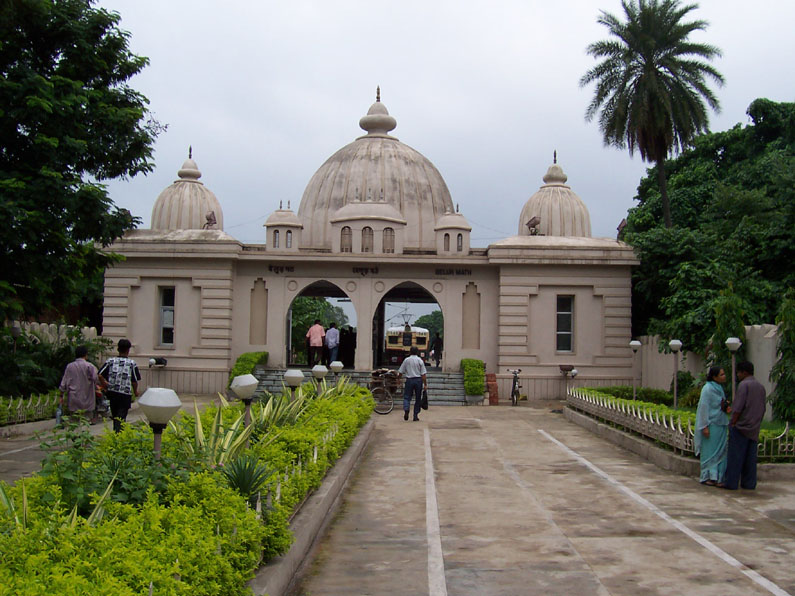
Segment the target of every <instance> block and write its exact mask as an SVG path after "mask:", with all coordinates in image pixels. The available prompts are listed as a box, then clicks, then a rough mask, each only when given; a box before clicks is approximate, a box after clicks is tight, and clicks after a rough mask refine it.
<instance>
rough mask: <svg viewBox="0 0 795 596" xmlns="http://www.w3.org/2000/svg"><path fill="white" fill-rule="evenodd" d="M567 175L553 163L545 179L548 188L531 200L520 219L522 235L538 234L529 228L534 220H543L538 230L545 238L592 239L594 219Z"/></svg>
mask: <svg viewBox="0 0 795 596" xmlns="http://www.w3.org/2000/svg"><path fill="white" fill-rule="evenodd" d="M566 180H567V177H566V174H564V173H563V169H562V168H561V167H560V166H559V165H558V164H557V163H553V164H552V165H551V166H550V167H549V169H548V170H547V173H546V175H545V176H544V183H545V184H544V185H543V186H542V187H541V188H540V189H539V190H538V192H537V193H535V194H534V195H533V196H532V197H530V198H529V199H528V200H527V202H526V203H525V205H524V208H523V209H522V214H521V216H520V218H519V235H520V236H531V235H534V234H533V233H532V232H531V230H530V228H529V227H528V222H530V221H531V220H532V219H533V218H539V219H540V220H541V221H540V223H537V224H536V225H535V226H533V227H534V229H535V230H536V234H538V235H543V236H573V237H583V238H590V237H591V216H590V214H589V213H588V207H586V206H585V203H583V201H582V199H581V198H580V197H578V196H577V195H576V194H575V193H574V192H573V191H572V190H571V187H569V186H566V184H565V183H566Z"/></svg>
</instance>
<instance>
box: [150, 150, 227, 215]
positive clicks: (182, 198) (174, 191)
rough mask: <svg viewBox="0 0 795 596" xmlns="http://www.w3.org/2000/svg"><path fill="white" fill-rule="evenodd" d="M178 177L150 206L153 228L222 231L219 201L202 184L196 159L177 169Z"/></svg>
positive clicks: (187, 161)
mask: <svg viewBox="0 0 795 596" xmlns="http://www.w3.org/2000/svg"><path fill="white" fill-rule="evenodd" d="M177 175H178V176H179V180H176V181H174V183H173V184H172V185H171V186H169V187H167V188H166V189H165V190H164V191H163V192H161V193H160V196H159V197H157V200H156V201H155V205H154V207H153V208H152V224H151V229H153V230H207V229H209V230H223V229H224V213H223V211H222V210H221V203H219V202H218V199H217V198H216V197H215V195H214V194H213V193H212V191H210V189H208V188H207V187H206V186H204V184H202V183H201V182H199V178H201V175H202V173H201V172H200V171H199V167H198V166H197V165H196V162H195V161H193V159H191V157H190V154H188V159H186V160H185V163H183V164H182V167H181V168H180V169H179V171H178V172H177Z"/></svg>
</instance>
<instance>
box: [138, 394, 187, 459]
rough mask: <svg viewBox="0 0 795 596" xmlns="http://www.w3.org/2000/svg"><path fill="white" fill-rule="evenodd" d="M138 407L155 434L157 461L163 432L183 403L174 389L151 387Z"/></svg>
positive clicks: (141, 398)
mask: <svg viewBox="0 0 795 596" xmlns="http://www.w3.org/2000/svg"><path fill="white" fill-rule="evenodd" d="M138 405H139V406H140V407H141V410H143V413H144V416H146V419H147V420H148V421H149V426H151V427H152V432H153V433H154V434H155V440H154V451H155V459H160V442H161V440H162V438H163V430H164V429H165V428H166V425H167V424H168V421H169V420H171V417H172V416H173V415H174V414H176V413H177V411H178V410H179V409H180V407H182V402H181V401H180V400H179V397H178V396H177V394H176V392H175V391H174V390H173V389H166V388H165V387H149V389H147V390H146V391H144V394H143V395H142V396H141V397H140V399H139V400H138Z"/></svg>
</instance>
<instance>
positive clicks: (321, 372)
mask: <svg viewBox="0 0 795 596" xmlns="http://www.w3.org/2000/svg"><path fill="white" fill-rule="evenodd" d="M327 374H328V369H327V368H326V367H325V366H323V365H322V364H315V366H313V367H312V376H313V377H315V386H316V387H317V388H318V390H320V382H321V381H322V380H323V379H325V378H326V375H327Z"/></svg>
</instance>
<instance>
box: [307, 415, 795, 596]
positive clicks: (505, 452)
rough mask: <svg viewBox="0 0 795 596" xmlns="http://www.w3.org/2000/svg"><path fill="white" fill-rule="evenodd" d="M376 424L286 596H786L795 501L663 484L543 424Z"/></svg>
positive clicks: (791, 494) (649, 472)
mask: <svg viewBox="0 0 795 596" xmlns="http://www.w3.org/2000/svg"><path fill="white" fill-rule="evenodd" d="M559 407H561V406H560V404H555V405H554V406H545V407H538V408H531V407H520V408H510V407H469V408H432V409H431V410H430V411H429V412H425V413H423V415H422V420H421V421H420V422H404V421H403V418H402V415H401V412H399V411H394V412H393V413H392V414H390V415H388V416H378V417H376V428H375V430H374V432H373V435H372V439H371V441H370V444H369V445H368V447H367V450H366V452H365V455H364V456H363V459H362V461H361V462H360V465H359V468H358V469H357V470H356V472H355V473H354V478H353V480H352V482H351V484H350V485H349V487H348V491H347V492H346V495H345V497H344V500H343V503H342V506H341V509H340V511H339V513H338V515H337V517H336V519H335V520H334V522H333V523H332V525H331V527H330V530H329V533H328V534H327V536H326V537H325V538H324V539H323V540H322V541H321V542H320V543H319V545H318V547H317V548H316V552H315V558H314V561H313V562H312V563H311V564H310V565H309V567H308V568H307V569H306V573H305V575H304V579H303V581H302V583H301V584H300V585H299V586H297V587H296V588H295V590H294V591H293V592H292V593H293V594H294V595H301V596H310V595H311V596H320V595H323V596H327V595H333V594H345V595H351V594H373V595H384V594H401V595H413V594H422V595H425V594H429V595H432V596H444V595H446V594H450V595H495V596H496V595H506V596H508V595H510V596H515V595H519V594H566V595H569V594H577V595H582V596H585V595H591V594H622V595H624V594H626V595H633V596H634V595H637V594H661V595H662V594H665V595H671V594H699V595H710V594H715V595H718V594H720V595H727V594H728V595H731V594H737V595H748V594H771V593H772V594H779V595H782V594H787V593H790V594H795V566H794V565H793V562H795V486H793V482H792V481H791V480H762V481H760V485H759V487H758V489H757V490H756V491H739V492H729V491H723V490H720V489H716V488H710V487H706V486H702V485H700V484H699V483H698V482H697V481H696V480H695V479H688V478H684V477H681V476H676V475H673V474H669V473H667V472H663V471H661V470H659V469H658V468H657V467H655V466H654V465H652V464H649V463H648V462H646V461H645V460H642V459H640V458H638V457H636V456H634V455H632V454H629V453H628V452H626V451H624V450H621V449H620V448H618V447H615V446H613V445H612V444H609V443H607V442H605V441H603V440H601V439H598V438H596V437H594V436H593V435H592V434H590V433H589V432H588V431H585V430H583V429H582V428H580V427H578V426H576V425H573V424H570V423H568V422H566V420H565V419H564V418H563V416H562V415H561V414H560V413H557V412H555V411H554V410H553V409H552V408H559Z"/></svg>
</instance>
